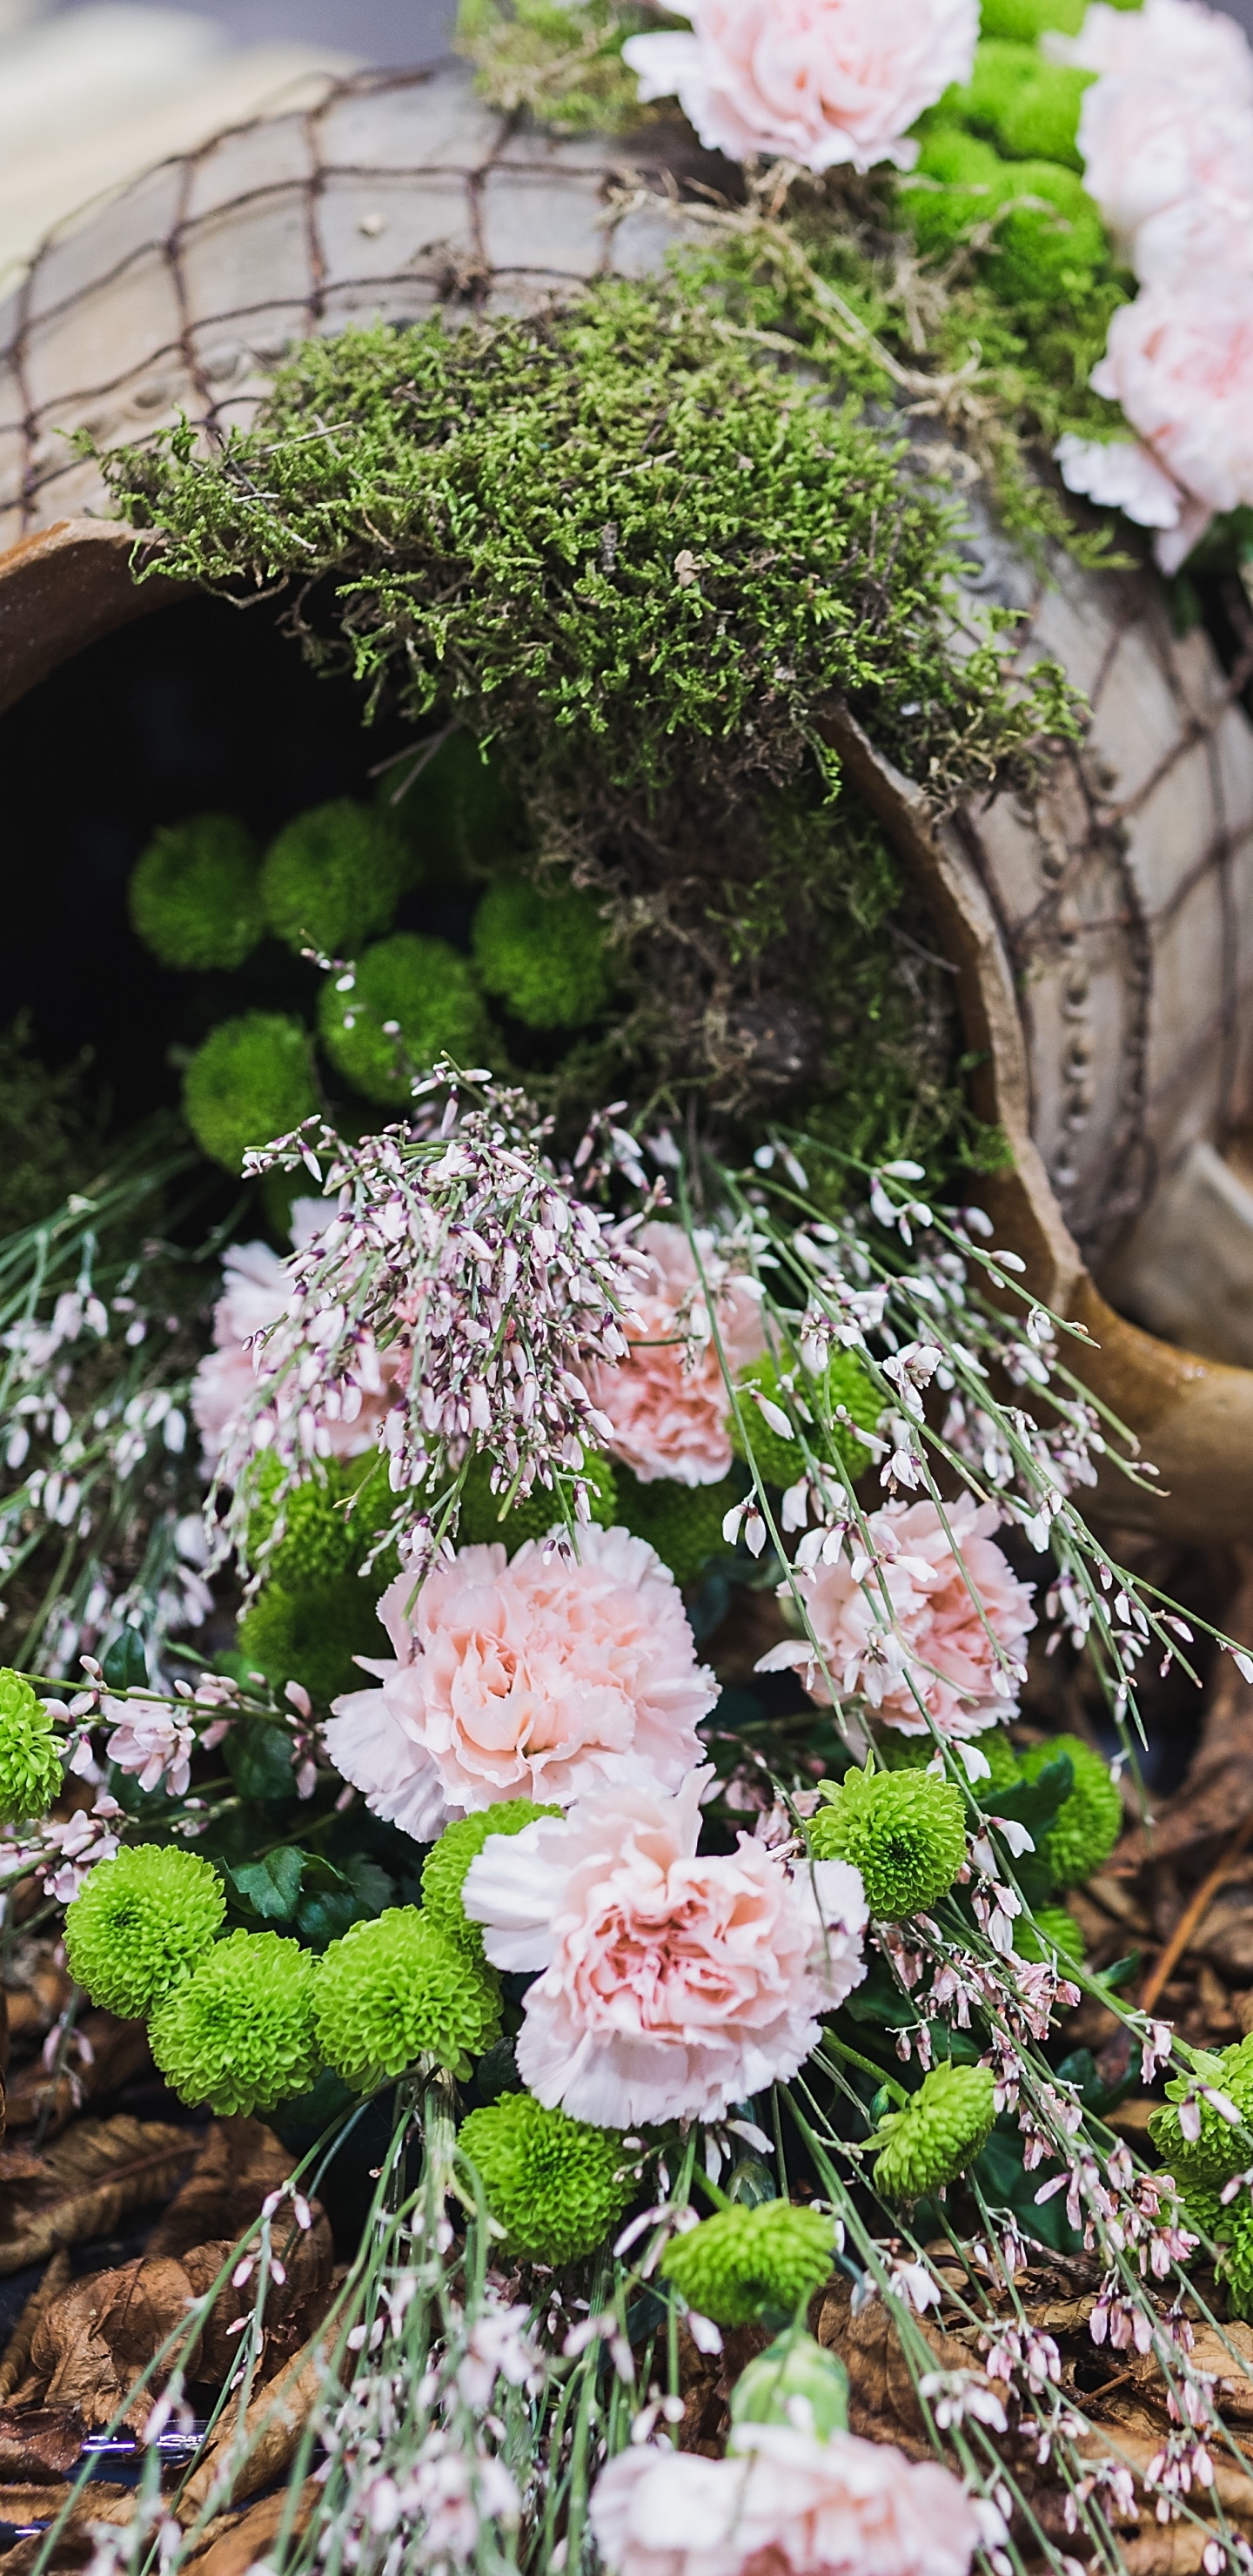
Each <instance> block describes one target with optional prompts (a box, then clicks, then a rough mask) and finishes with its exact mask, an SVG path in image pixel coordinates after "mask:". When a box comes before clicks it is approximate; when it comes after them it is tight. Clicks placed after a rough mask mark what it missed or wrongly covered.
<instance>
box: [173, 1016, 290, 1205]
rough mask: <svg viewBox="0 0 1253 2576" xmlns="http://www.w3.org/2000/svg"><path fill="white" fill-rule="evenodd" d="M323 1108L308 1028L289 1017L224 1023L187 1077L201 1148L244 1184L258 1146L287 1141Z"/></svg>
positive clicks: (186, 1095)
mask: <svg viewBox="0 0 1253 2576" xmlns="http://www.w3.org/2000/svg"><path fill="white" fill-rule="evenodd" d="M317 1105H318V1102H317V1094H316V1092H315V1090H314V1088H313V1073H312V1068H311V1065H310V1061H309V1033H308V1030H307V1029H305V1028H304V1027H303V1026H302V1025H301V1022H300V1021H299V1020H294V1019H288V1018H287V1017H286V1016H285V1015H284V1013H283V1012H281V1011H246V1012H245V1013H244V1015H243V1017H242V1019H238V1020H222V1021H220V1022H219V1024H218V1026H217V1028H216V1029H212V1030H210V1033H209V1035H208V1037H207V1038H206V1039H205V1042H204V1045H203V1046H202V1047H198V1048H197V1050H196V1053H195V1055H194V1056H193V1057H192V1060H191V1063H190V1064H189V1065H188V1067H187V1071H186V1073H185V1074H184V1076H183V1108H184V1110H185V1112H186V1116H187V1124H188V1126H189V1127H190V1129H191V1132H192V1134H193V1136H194V1137H195V1139H196V1143H197V1144H198V1145H199V1147H200V1148H201V1151H202V1152H203V1153H205V1154H207V1155H208V1156H209V1158H210V1161H211V1162H214V1163H221V1164H222V1165H223V1166H224V1168H225V1169H226V1170H227V1171H228V1172H234V1173H235V1175H236V1177H237V1178H238V1175H239V1172H240V1170H241V1168H242V1165H243V1159H244V1155H245V1154H246V1153H247V1151H248V1149H249V1147H250V1146H256V1145H268V1144H269V1143H270V1141H271V1138H272V1137H275V1136H286V1135H287V1134H289V1132H290V1130H291V1129H292V1128H293V1127H298V1126H299V1125H300V1121H301V1119H302V1118H309V1117H311V1116H312V1114H313V1112H314V1110H315V1109H316V1108H317Z"/></svg>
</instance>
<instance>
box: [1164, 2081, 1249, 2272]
mask: <svg viewBox="0 0 1253 2576" xmlns="http://www.w3.org/2000/svg"><path fill="white" fill-rule="evenodd" d="M1202 2086H1206V2087H1208V2089H1209V2090H1210V2091H1211V2092H1214V2093H1221V2094H1224V2095H1225V2097H1226V2099H1227V2100H1228V2101H1229V2102H1230V2103H1231V2105H1232V2108H1233V2110H1236V2111H1238V2112H1239V2113H1240V2116H1241V2119H1242V2120H1243V2122H1244V2129H1243V2130H1240V2129H1235V2128H1233V2127H1232V2125H1231V2123H1230V2121H1229V2120H1225V2119H1224V2117H1223V2115H1222V2112H1221V2111H1218V2110H1215V2108H1214V2105H1213V2103H1212V2102H1207V2101H1206V2100H1205V2096H1204V2093H1203V2092H1202V2091H1201V2090H1200V2089H1199V2088H1200V2087H1202ZM1189 2096H1192V2097H1193V2098H1194V2099H1195V2103H1196V2117H1197V2118H1198V2119H1199V2121H1200V2135H1199V2136H1198V2137H1195V2138H1190V2137H1188V2136H1187V2135H1186V2133H1185V2131H1184V2128H1183V2125H1182V2123H1181V2120H1180V2117H1179V2112H1178V2110H1177V2108H1176V2105H1177V2104H1178V2103H1182V2102H1186V2101H1187V2100H1188V2098H1189ZM1250 2129H1253V2032H1250V2033H1249V2035H1248V2037H1247V2038H1245V2039H1239V2040H1235V2041H1234V2042H1233V2043H1232V2046H1231V2047H1230V2048H1224V2049H1223V2050H1222V2052H1221V2054H1220V2055H1217V2056H1211V2055H1209V2054H1208V2053H1204V2052H1202V2051H1201V2050H1199V2049H1198V2051H1197V2053H1196V2056H1195V2059H1194V2061H1193V2068H1192V2072H1191V2074H1190V2075H1175V2076H1172V2077H1171V2080H1170V2082H1169V2083H1168V2085H1167V2087H1166V2101H1165V2103H1164V2104H1163V2106H1162V2108H1161V2110H1160V2111H1154V2112H1153V2113H1152V2116H1151V2117H1150V2120H1149V2136H1150V2137H1151V2139H1152V2141H1153V2144H1154V2146H1155V2147H1156V2149H1157V2152H1158V2154H1159V2156H1160V2157H1161V2159H1162V2162H1163V2164H1165V2165H1167V2166H1168V2167H1169V2169H1170V2171H1171V2172H1172V2173H1173V2175H1174V2176H1175V2179H1176V2181H1177V2182H1178V2183H1180V2184H1181V2185H1186V2187H1187V2189H1188V2191H1189V2192H1197V2191H1202V2192H1204V2191H1218V2190H1220V2189H1221V2187H1222V2185H1223V2184H1224V2183H1225V2182H1226V2181H1228V2179H1229V2178H1230V2176H1231V2175H1232V2174H1233V2173H1236V2172H1238V2171H1239V2170H1240V2169H1241V2168H1242V2167H1243V2166H1245V2165H1247V2164H1248V2162H1249V2161H1250V2159H1249V2155H1248V2152H1247V2132H1248V2131H1249V2130H1250ZM1242 2141H1243V2143H1242ZM1208 2232H1209V2233H1211V2234H1213V2233H1215V2232H1216V2231H1215V2230H1212V2229H1211V2230H1209V2231H1208Z"/></svg>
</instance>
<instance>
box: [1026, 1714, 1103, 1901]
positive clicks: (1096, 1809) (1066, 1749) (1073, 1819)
mask: <svg viewBox="0 0 1253 2576" xmlns="http://www.w3.org/2000/svg"><path fill="white" fill-rule="evenodd" d="M1059 1753H1065V1754H1067V1755H1068V1756H1069V1760H1070V1765H1071V1769H1072V1770H1073V1772H1074V1775H1075V1780H1074V1787H1073V1788H1072V1790H1071V1792H1070V1795H1069V1797H1067V1798H1065V1799H1064V1800H1063V1801H1062V1804H1061V1806H1060V1807H1059V1809H1058V1811H1057V1814H1056V1815H1055V1816H1054V1818H1053V1822H1052V1824H1051V1825H1050V1826H1049V1827H1048V1829H1047V1831H1046V1832H1045V1833H1044V1834H1042V1835H1041V1837H1040V1840H1039V1851H1040V1855H1041V1858H1042V1859H1043V1860H1045V1861H1046V1862H1047V1863H1048V1866H1049V1868H1050V1869H1051V1870H1052V1873H1053V1876H1054V1878H1055V1879H1056V1881H1057V1884H1058V1886H1059V1887H1079V1886H1081V1885H1082V1883H1083V1881H1084V1879H1085V1878H1090V1877H1091V1875H1092V1872H1093V1870H1094V1869H1099V1868H1100V1866H1101V1863H1102V1861H1104V1860H1108V1859H1109V1856H1110V1853H1111V1852H1112V1850H1113V1848H1114V1845H1115V1843H1116V1842H1117V1840H1118V1836H1119V1834H1120V1832H1121V1830H1122V1800H1121V1798H1120V1797H1119V1795H1118V1787H1117V1783H1116V1782H1115V1781H1114V1780H1113V1778H1112V1777H1111V1775H1110V1770H1109V1765H1108V1764H1107V1763H1105V1762H1103V1761H1102V1760H1101V1757H1100V1754H1099V1753H1094V1752H1093V1749H1092V1746H1091V1745H1090V1744H1085V1743H1084V1741H1083V1739H1082V1737H1081V1736H1078V1735H1050V1736H1049V1738H1048V1740H1047V1742H1046V1743H1044V1744H1033V1745H1031V1747H1030V1748H1029V1750H1028V1751H1027V1752H1026V1753H1023V1754H1021V1755H1020V1756H1019V1762H1018V1769H1019V1774H1020V1776H1021V1778H1022V1779H1024V1780H1038V1779H1039V1776H1040V1773H1041V1772H1042V1771H1043V1770H1044V1769H1045V1768H1046V1766H1047V1764H1048V1763H1050V1762H1053V1761H1055V1760H1056V1758H1057V1755H1058V1754H1059Z"/></svg>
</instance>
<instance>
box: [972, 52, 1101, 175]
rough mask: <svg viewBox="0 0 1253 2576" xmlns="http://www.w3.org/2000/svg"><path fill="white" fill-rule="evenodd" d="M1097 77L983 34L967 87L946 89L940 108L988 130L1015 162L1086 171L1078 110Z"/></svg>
mask: <svg viewBox="0 0 1253 2576" xmlns="http://www.w3.org/2000/svg"><path fill="white" fill-rule="evenodd" d="M1095 78H1096V74H1095V73H1094V72H1086V71H1080V70H1079V69H1078V68H1076V67H1074V66H1072V65H1071V64H1069V63H1050V62H1048V61H1046V59H1045V57H1044V56H1043V55H1042V54H1041V53H1040V52H1039V50H1038V48H1037V47H1036V46H1035V45H1029V44H1028V45H1023V44H1014V43H1012V42H1010V41H1008V40H1006V39H1004V38H1001V37H991V38H988V37H985V38H984V40H983V42H982V43H981V44H979V45H977V46H976V47H975V59H974V68H973V70H972V72H971V76H970V83H969V86H968V87H967V88H966V89H958V90H949V91H947V92H946V94H945V97H944V98H943V100H942V101H941V112H942V113H953V114H956V115H957V116H958V117H960V118H961V120H962V121H963V122H965V123H969V124H971V125H973V126H975V127H983V128H986V130H987V131H988V132H989V133H990V134H991V135H992V136H993V138H994V140H995V141H996V142H997V143H999V145H1000V147H1001V149H1002V151H1003V152H1004V153H1005V154H1006V155H1007V156H1008V158H1009V159H1010V160H1011V161H1057V162H1060V163H1061V164H1062V165H1063V167H1064V168H1066V169H1070V170H1082V168H1083V160H1082V156H1081V154H1080V151H1079V146H1078V143H1077V141H1076V136H1077V134H1078V130H1079V109H1080V105H1081V103H1082V99H1083V93H1084V91H1085V89H1087V88H1089V87H1090V85H1091V83H1092V82H1093V80H1094V79H1095Z"/></svg>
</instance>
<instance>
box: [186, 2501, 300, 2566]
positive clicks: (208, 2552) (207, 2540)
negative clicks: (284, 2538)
mask: <svg viewBox="0 0 1253 2576" xmlns="http://www.w3.org/2000/svg"><path fill="white" fill-rule="evenodd" d="M321 2493H322V2488H321V2484H320V2482H319V2480H318V2479H317V2478H306V2479H305V2482H304V2485H303V2486H302V2487H301V2489H300V2491H299V2494H298V2495H297V2497H296V2500H295V2503H294V2505H293V2506H292V2511H291V2521H290V2524H289V2529H290V2531H291V2533H292V2535H293V2538H294V2537H295V2536H296V2534H297V2533H299V2532H302V2531H304V2530H306V2529H307V2527H308V2525H309V2523H310V2522H311V2520H312V2518H313V2515H314V2512H315V2510H316V2508H317V2504H318V2499H319V2497H320V2496H321ZM286 2508H287V2493H286V2489H280V2491H279V2493H278V2494H277V2495H269V2496H262V2498H261V2499H260V2502H259V2503H257V2504H252V2505H249V2507H248V2509H247V2511H246V2513H221V2514H217V2515H215V2517H214V2519H213V2521H212V2522H210V2523H207V2524H206V2526H205V2530H204V2533H203V2536H202V2539H201V2544H200V2547H199V2549H197V2550H196V2551H194V2552H193V2554H192V2556H191V2557H190V2558H189V2559H187V2560H186V2562H185V2564H186V2566H187V2568H188V2569H191V2568H194V2569H195V2576H247V2570H248V2569H249V2568H250V2567H254V2566H256V2564H257V2562H258V2560H261V2559H264V2557H265V2554H266V2551H267V2549H268V2548H269V2546H270V2543H271V2541H272V2540H275V2539H277V2537H278V2533H279V2531H280V2529H281V2527H282V2521H283V2515H284V2513H285V2511H286Z"/></svg>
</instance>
